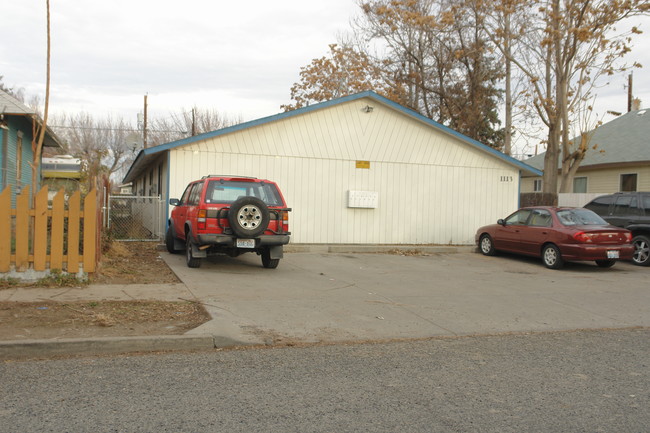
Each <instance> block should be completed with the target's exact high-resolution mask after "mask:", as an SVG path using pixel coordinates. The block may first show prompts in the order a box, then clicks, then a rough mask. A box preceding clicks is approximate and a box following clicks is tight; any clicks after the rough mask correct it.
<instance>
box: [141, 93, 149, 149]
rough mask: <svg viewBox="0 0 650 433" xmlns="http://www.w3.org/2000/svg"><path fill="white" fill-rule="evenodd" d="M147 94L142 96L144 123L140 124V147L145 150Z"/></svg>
mask: <svg viewBox="0 0 650 433" xmlns="http://www.w3.org/2000/svg"><path fill="white" fill-rule="evenodd" d="M147 96H148V95H147V94H145V95H144V122H143V124H142V147H143V148H144V149H146V148H147Z"/></svg>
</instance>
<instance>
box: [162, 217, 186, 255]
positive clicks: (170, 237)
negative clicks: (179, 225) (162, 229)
mask: <svg viewBox="0 0 650 433" xmlns="http://www.w3.org/2000/svg"><path fill="white" fill-rule="evenodd" d="M175 243H176V239H175V236H174V231H173V230H172V226H171V224H170V225H169V227H167V233H165V246H166V247H167V251H169V252H170V253H171V254H176V253H178V250H177V249H176V246H175ZM181 251H182V250H181Z"/></svg>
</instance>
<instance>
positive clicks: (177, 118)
mask: <svg viewBox="0 0 650 433" xmlns="http://www.w3.org/2000/svg"><path fill="white" fill-rule="evenodd" d="M241 122H242V118H241V116H239V117H234V116H228V115H227V114H225V113H223V112H220V111H218V110H216V109H210V108H197V107H194V108H192V109H191V110H185V109H181V110H180V111H179V112H177V113H172V114H171V115H170V117H168V118H163V119H160V118H159V119H153V120H152V121H151V122H150V129H149V131H148V140H149V142H150V143H151V145H152V146H156V145H159V144H163V143H169V142H172V141H176V140H181V139H183V138H186V137H190V136H192V135H197V134H203V133H206V132H211V131H216V130H218V129H222V128H226V127H228V126H233V125H237V124H239V123H241Z"/></svg>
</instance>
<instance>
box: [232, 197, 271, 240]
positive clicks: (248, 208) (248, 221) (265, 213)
mask: <svg viewBox="0 0 650 433" xmlns="http://www.w3.org/2000/svg"><path fill="white" fill-rule="evenodd" d="M228 223H230V228H231V229H232V231H233V232H234V233H235V234H236V235H237V236H238V237H241V238H254V237H257V236H259V235H261V234H262V233H264V230H266V228H267V227H268V226H269V208H268V206H267V205H266V203H264V202H263V201H262V200H260V199H259V198H257V197H252V196H246V197H239V198H238V199H237V200H235V201H234V202H233V204H232V205H231V206H230V210H229V211H228Z"/></svg>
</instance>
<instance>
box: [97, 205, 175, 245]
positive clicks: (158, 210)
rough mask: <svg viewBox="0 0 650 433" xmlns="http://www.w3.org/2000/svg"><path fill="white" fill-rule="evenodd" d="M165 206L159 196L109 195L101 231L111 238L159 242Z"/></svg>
mask: <svg viewBox="0 0 650 433" xmlns="http://www.w3.org/2000/svg"><path fill="white" fill-rule="evenodd" d="M164 204H165V203H164V201H163V200H162V199H161V197H160V196H151V197H136V196H125V195H111V196H108V201H107V207H106V208H105V210H104V211H105V212H106V215H105V217H104V228H105V229H107V230H108V231H109V233H110V234H111V236H112V238H113V239H118V240H123V241H143V240H162V239H163V238H164V234H165V217H164V211H165V206H164Z"/></svg>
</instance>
